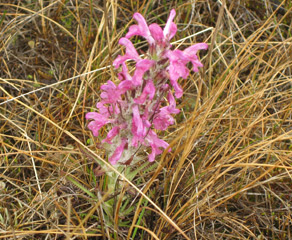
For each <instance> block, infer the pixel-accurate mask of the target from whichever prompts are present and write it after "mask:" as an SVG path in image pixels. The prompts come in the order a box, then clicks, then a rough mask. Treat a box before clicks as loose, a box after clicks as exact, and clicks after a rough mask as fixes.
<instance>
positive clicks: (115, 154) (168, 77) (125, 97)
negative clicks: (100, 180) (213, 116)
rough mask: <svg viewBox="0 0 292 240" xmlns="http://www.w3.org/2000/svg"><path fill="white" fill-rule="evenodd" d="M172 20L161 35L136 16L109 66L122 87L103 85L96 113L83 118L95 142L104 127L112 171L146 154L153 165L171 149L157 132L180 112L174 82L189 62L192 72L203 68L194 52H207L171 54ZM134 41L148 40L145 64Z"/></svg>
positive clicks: (196, 47)
mask: <svg viewBox="0 0 292 240" xmlns="http://www.w3.org/2000/svg"><path fill="white" fill-rule="evenodd" d="M175 14H176V13H175V10H174V9H173V10H171V12H170V15H169V18H168V20H167V22H166V25H165V27H164V29H163V30H162V29H161V27H160V26H159V25H158V24H156V23H153V24H151V25H149V26H148V25H147V23H146V21H145V19H144V18H143V16H142V15H141V14H140V13H135V14H134V16H133V18H134V19H135V20H136V21H137V23H138V24H137V25H132V26H130V28H129V32H128V33H127V34H126V36H125V37H122V38H121V39H120V40H119V44H120V45H123V46H125V48H126V53H125V54H124V55H123V56H121V55H119V56H118V57H117V58H116V59H115V60H114V62H113V65H114V67H115V68H119V67H121V71H120V72H119V74H118V78H119V80H120V83H119V84H118V85H116V84H115V83H113V82H112V81H111V80H109V81H107V83H106V84H104V85H102V86H101V90H102V93H101V95H100V97H101V101H100V102H98V103H97V105H96V107H97V108H98V110H99V112H89V113H87V114H86V119H92V120H93V121H91V122H90V123H89V124H88V128H89V129H90V130H91V131H92V133H93V135H94V136H98V134H99V130H100V129H101V128H102V127H103V126H105V125H107V126H108V129H109V131H108V134H107V136H106V138H105V139H103V140H102V144H103V146H104V148H105V149H106V150H107V151H108V154H109V159H108V160H109V162H110V163H111V164H112V165H116V164H118V165H129V164H131V163H135V162H136V160H135V156H136V154H137V153H138V152H141V151H143V150H147V149H150V148H151V153H149V154H148V159H149V161H150V162H153V161H154V160H155V157H156V155H159V154H161V153H162V152H163V149H166V148H167V147H168V146H169V144H168V143H167V142H165V141H163V140H162V139H160V138H159V137H158V136H157V134H156V131H155V129H156V130H166V129H167V128H168V126H170V125H172V124H174V118H173V116H172V115H174V114H178V113H179V112H180V110H179V109H177V108H176V101H175V98H180V97H181V96H182V94H183V90H182V88H181V86H180V85H179V84H178V82H177V80H178V79H179V78H180V77H182V78H184V79H186V78H187V77H188V75H189V69H188V68H187V66H186V64H187V63H189V62H191V63H192V65H193V71H195V72H198V67H202V66H203V65H202V63H201V62H200V61H199V59H198V56H197V51H198V50H200V49H205V50H206V49H207V48H208V45H207V44H206V43H198V44H195V45H192V46H190V47H188V48H186V49H185V50H183V51H181V50H179V49H175V50H172V45H171V44H170V40H171V39H172V38H173V37H174V35H175V34H176V31H177V26H176V24H175V23H174V22H173V19H174V17H175ZM132 36H142V37H144V38H145V39H146V40H147V42H148V44H149V48H148V51H147V53H146V54H145V58H141V57H140V56H139V54H138V53H137V50H136V49H135V47H134V45H133V44H132V42H131V41H130V40H129V38H131V37H132ZM127 60H134V61H135V63H136V68H135V71H134V73H133V75H132V76H131V75H130V74H129V71H128V67H127V65H126V61H127ZM171 86H172V87H173V89H174V93H175V94H174V95H175V97H174V96H173V94H172V88H171ZM168 151H171V149H170V148H169V149H168Z"/></svg>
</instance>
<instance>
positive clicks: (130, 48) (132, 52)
mask: <svg viewBox="0 0 292 240" xmlns="http://www.w3.org/2000/svg"><path fill="white" fill-rule="evenodd" d="M119 44H121V45H123V46H125V47H126V54H125V55H124V56H121V55H119V56H118V57H117V58H116V59H115V60H114V61H113V65H114V67H115V68H118V67H119V66H120V65H121V64H122V63H123V62H125V61H126V60H128V59H133V60H135V61H138V60H140V57H139V54H138V53H137V51H136V49H135V47H134V45H133V43H132V42H131V41H130V40H129V39H127V38H124V37H123V38H121V39H120V40H119Z"/></svg>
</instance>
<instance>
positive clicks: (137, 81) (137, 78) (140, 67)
mask: <svg viewBox="0 0 292 240" xmlns="http://www.w3.org/2000/svg"><path fill="white" fill-rule="evenodd" d="M154 63H155V61H153V60H148V59H143V60H141V61H139V62H137V64H136V70H135V73H134V75H133V78H132V81H133V84H134V86H140V85H141V84H142V81H143V79H142V78H143V75H144V73H145V72H146V71H148V70H149V69H150V68H151V67H152V66H153V64H154Z"/></svg>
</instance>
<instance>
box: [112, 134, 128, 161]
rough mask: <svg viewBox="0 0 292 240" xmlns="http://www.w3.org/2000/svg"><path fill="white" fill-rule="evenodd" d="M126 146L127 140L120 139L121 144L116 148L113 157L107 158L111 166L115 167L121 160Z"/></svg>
mask: <svg viewBox="0 0 292 240" xmlns="http://www.w3.org/2000/svg"><path fill="white" fill-rule="evenodd" d="M126 144H127V140H126V139H122V143H121V144H120V145H119V146H118V147H117V148H116V150H115V151H114V153H113V155H112V156H111V157H110V158H109V162H110V163H111V164H112V165H115V164H116V163H117V162H118V161H119V159H120V158H121V156H122V154H123V151H124V148H125V146H126Z"/></svg>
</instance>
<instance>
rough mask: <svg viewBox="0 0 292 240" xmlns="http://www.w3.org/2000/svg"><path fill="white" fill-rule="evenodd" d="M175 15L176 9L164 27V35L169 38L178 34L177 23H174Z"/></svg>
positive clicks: (171, 12) (172, 11)
mask: <svg viewBox="0 0 292 240" xmlns="http://www.w3.org/2000/svg"><path fill="white" fill-rule="evenodd" d="M174 17H175V10H174V9H172V10H171V11H170V14H169V17H168V19H167V22H166V25H165V27H164V29H163V34H164V37H165V38H167V39H168V40H170V39H172V38H173V37H174V35H175V34H176V30H177V28H176V25H175V23H173V19H174Z"/></svg>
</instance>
